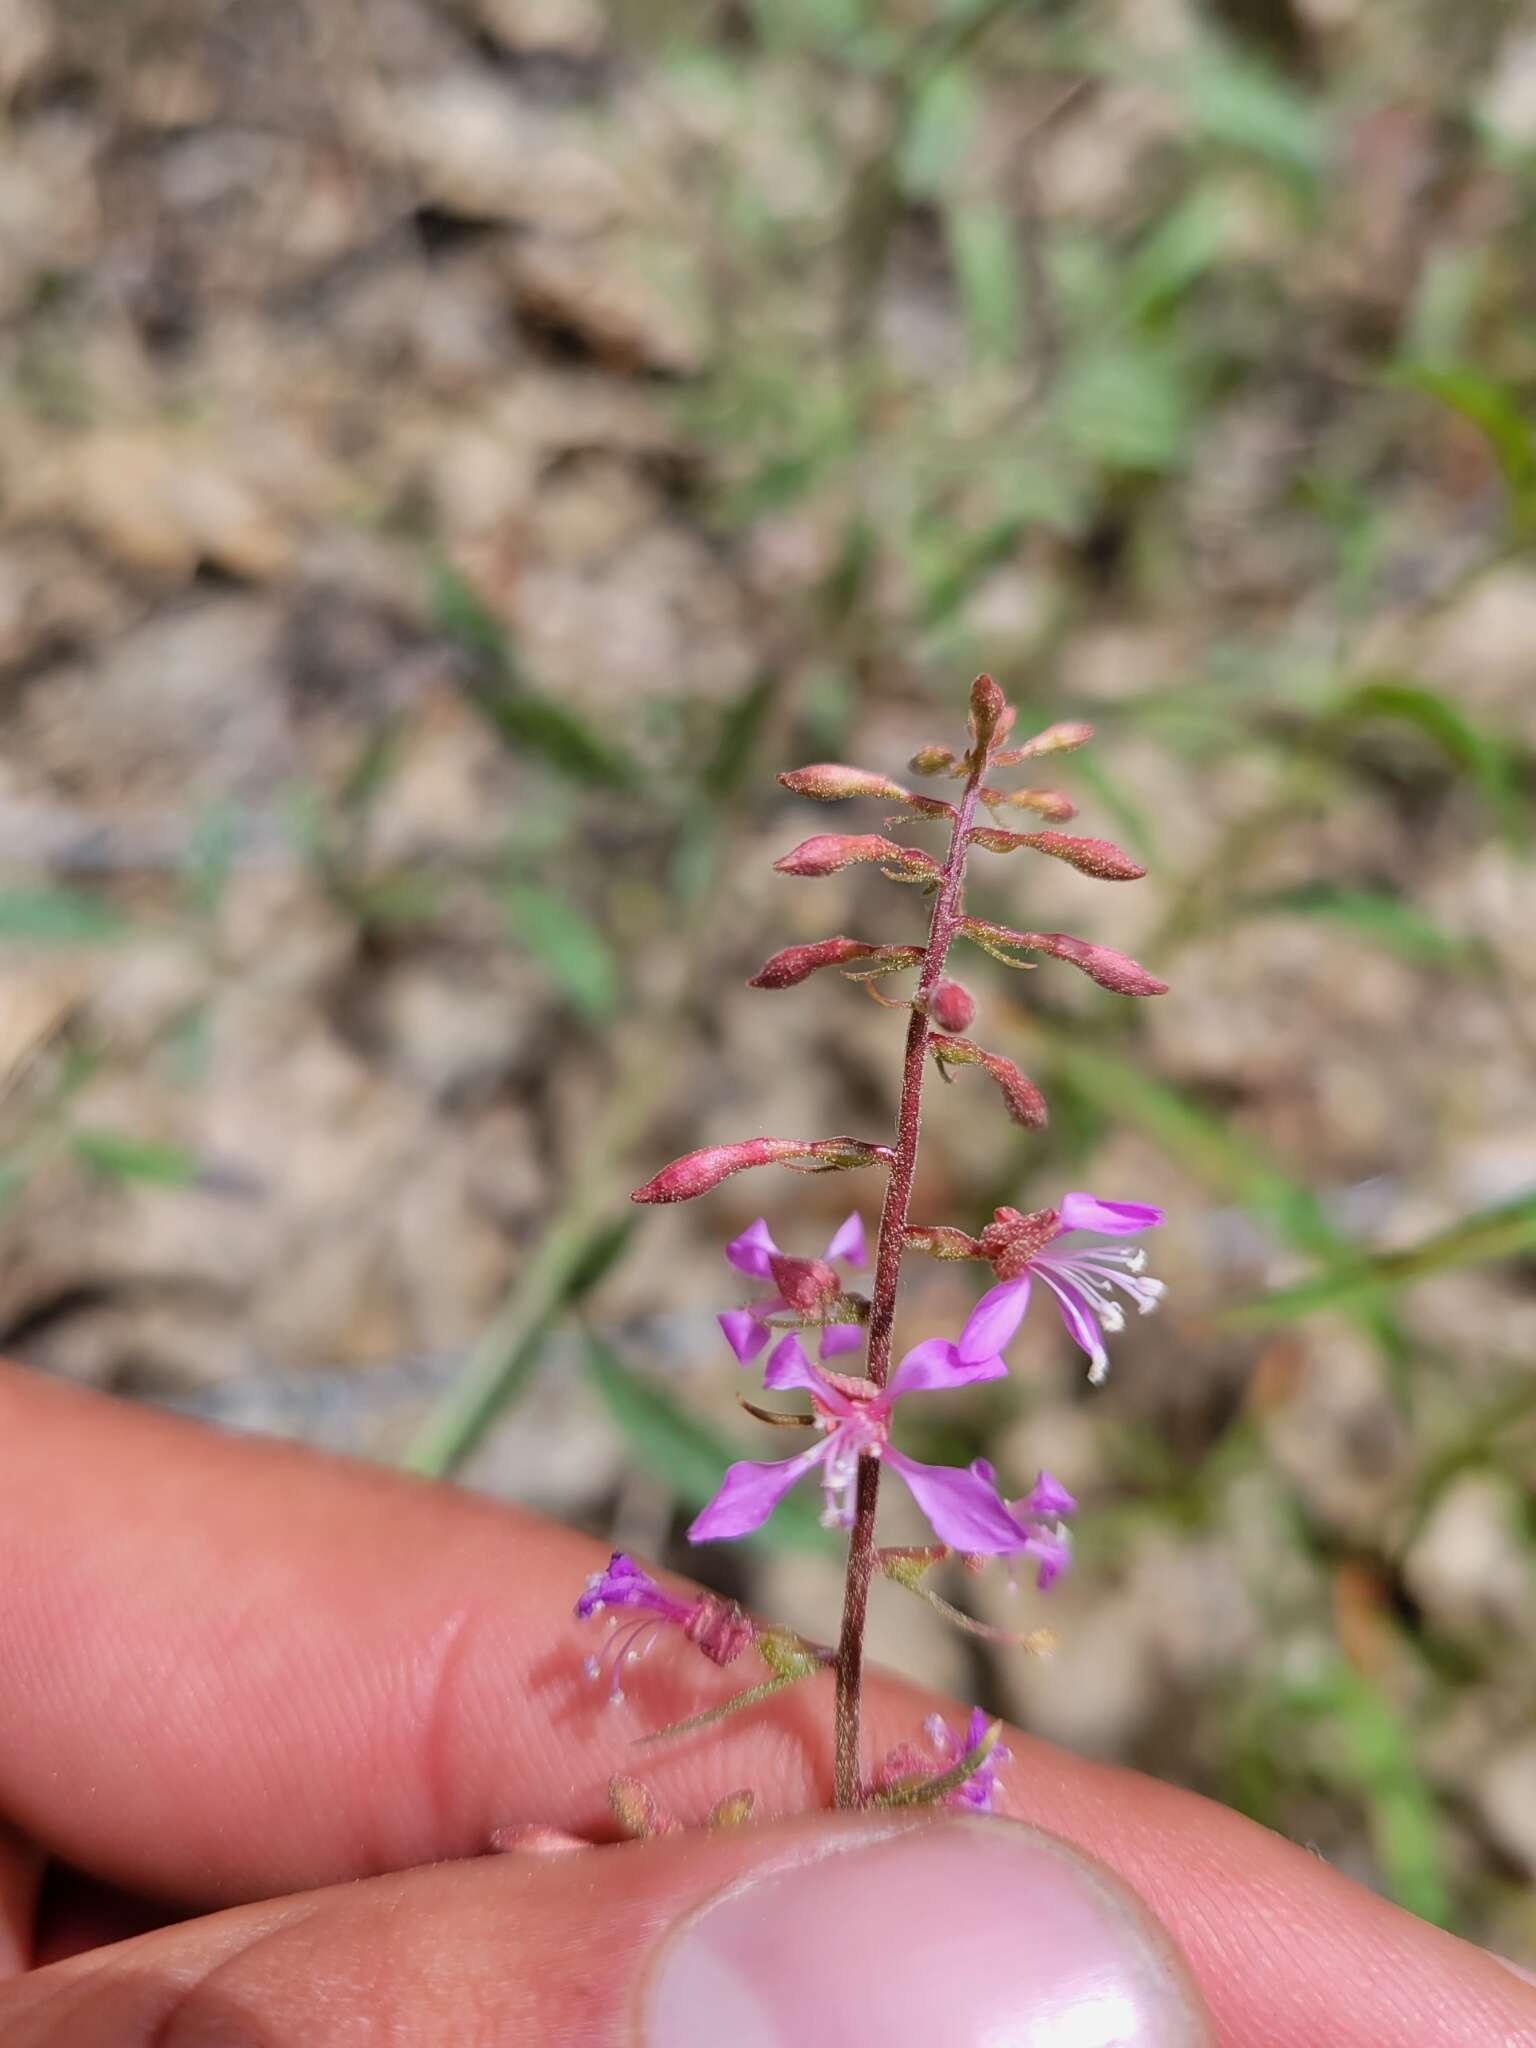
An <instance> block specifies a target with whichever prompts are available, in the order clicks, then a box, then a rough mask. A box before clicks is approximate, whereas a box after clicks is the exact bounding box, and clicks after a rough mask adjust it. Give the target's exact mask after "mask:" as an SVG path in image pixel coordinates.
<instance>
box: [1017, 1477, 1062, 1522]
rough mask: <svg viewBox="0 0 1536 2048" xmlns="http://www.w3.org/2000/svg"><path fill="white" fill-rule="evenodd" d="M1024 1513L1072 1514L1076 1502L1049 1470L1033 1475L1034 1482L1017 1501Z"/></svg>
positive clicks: (1049, 1515)
mask: <svg viewBox="0 0 1536 2048" xmlns="http://www.w3.org/2000/svg"><path fill="white" fill-rule="evenodd" d="M1017 1505H1018V1506H1019V1507H1020V1508H1021V1509H1022V1510H1023V1512H1024V1513H1025V1514H1026V1515H1045V1516H1048V1517H1054V1516H1057V1515H1072V1514H1076V1512H1077V1502H1076V1501H1075V1500H1074V1499H1073V1498H1072V1496H1071V1494H1070V1493H1068V1491H1067V1489H1066V1488H1065V1487H1064V1486H1063V1485H1062V1483H1061V1481H1060V1480H1059V1479H1053V1478H1052V1477H1051V1475H1050V1473H1049V1472H1039V1473H1037V1474H1036V1475H1035V1483H1034V1485H1033V1486H1032V1487H1031V1488H1030V1489H1029V1492H1028V1493H1027V1494H1025V1496H1024V1498H1023V1499H1022V1500H1021V1501H1019V1502H1018V1503H1017Z"/></svg>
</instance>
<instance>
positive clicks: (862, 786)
mask: <svg viewBox="0 0 1536 2048" xmlns="http://www.w3.org/2000/svg"><path fill="white" fill-rule="evenodd" d="M778 779H779V781H780V782H782V783H783V785H784V787H785V788H786V789H792V790H793V791H794V793H795V795H796V796H808V797H813V798H814V799H815V800H816V802H818V803H836V802H837V801H838V800H839V799H840V798H842V797H848V796H883V797H904V796H905V795H906V793H907V792H906V791H905V790H904V789H903V788H902V786H901V784H900V783H899V782H892V780H891V778H890V777H889V776H888V775H876V774H875V773H874V771H873V770H872V769H869V768H845V767H844V766H843V765H842V763H841V762H838V761H816V762H813V763H812V765H811V766H810V767H809V768H791V769H789V770H787V771H786V772H785V773H784V774H783V775H781V776H780V777H779V778H778Z"/></svg>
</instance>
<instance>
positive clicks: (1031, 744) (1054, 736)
mask: <svg viewBox="0 0 1536 2048" xmlns="http://www.w3.org/2000/svg"><path fill="white" fill-rule="evenodd" d="M1092 738H1093V727H1092V726H1091V725H1086V724H1084V723H1083V722H1082V721H1081V720H1072V721H1069V722H1067V723H1065V724H1062V725H1048V726H1047V727H1046V728H1045V731H1044V732H1037V733H1036V734H1035V736H1034V738H1033V739H1029V740H1026V741H1025V742H1024V744H1023V746H1022V747H1011V748H1010V749H1009V751H1008V754H1007V757H1006V759H1004V758H1003V757H1002V756H999V757H998V763H997V765H998V766H999V767H1000V768H1004V767H1006V768H1011V767H1013V766H1014V765H1015V764H1016V763H1017V762H1019V761H1033V760H1035V759H1037V758H1038V757H1039V756H1040V755H1041V754H1070V753H1072V752H1073V751H1074V749H1076V748H1078V747H1083V746H1086V745H1087V744H1088V742H1089V740H1091V739H1092Z"/></svg>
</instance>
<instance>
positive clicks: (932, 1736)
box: [874, 1707, 1013, 1813]
mask: <svg viewBox="0 0 1536 2048" xmlns="http://www.w3.org/2000/svg"><path fill="white" fill-rule="evenodd" d="M991 1727H992V1722H991V1720H990V1719H989V1717H988V1716H987V1715H986V1714H984V1713H983V1712H982V1711H981V1709H980V1707H976V1708H973V1709H972V1712H971V1718H970V1721H969V1722H968V1723H967V1726H966V1731H965V1734H964V1736H963V1737H961V1736H959V1735H957V1734H956V1733H955V1731H954V1729H953V1728H951V1727H950V1725H949V1723H948V1722H947V1721H946V1720H945V1719H944V1718H943V1716H942V1715H940V1714H930V1715H929V1716H928V1718H927V1719H926V1720H925V1721H924V1723H923V1733H924V1735H926V1736H927V1738H928V1750H927V1751H926V1752H925V1751H924V1750H921V1749H919V1748H918V1746H917V1744H916V1743H915V1742H902V1743H898V1744H897V1746H896V1748H895V1749H893V1750H890V1751H888V1752H887V1754H886V1757H885V1759H884V1761H883V1762H882V1763H881V1765H880V1768H879V1770H878V1771H877V1772H876V1773H875V1782H874V1789H875V1791H876V1792H883V1791H887V1790H889V1789H890V1788H891V1787H892V1786H893V1785H899V1784H901V1783H902V1781H903V1780H910V1779H914V1778H936V1777H938V1776H939V1775H940V1773H941V1772H944V1771H948V1770H951V1769H953V1767H954V1766H955V1765H956V1764H958V1763H960V1762H961V1761H962V1760H963V1759H964V1758H966V1757H968V1756H970V1755H971V1753H972V1752H973V1751H974V1750H976V1749H978V1748H979V1747H980V1746H981V1744H982V1743H983V1742H985V1740H986V1738H987V1735H988V1733H989V1732H990V1730H991ZM935 1759H937V1761H935ZM1012 1761H1013V1753H1012V1751H1011V1750H1008V1749H1005V1748H1004V1747H1003V1745H1002V1744H1001V1743H995V1744H994V1745H993V1747H992V1750H991V1752H990V1754H988V1755H987V1756H985V1757H983V1759H982V1760H981V1762H980V1763H979V1764H978V1765H977V1766H976V1768H975V1770H974V1771H972V1772H971V1773H970V1775H969V1776H968V1777H966V1778H965V1779H964V1780H962V1782H961V1783H960V1784H958V1785H956V1786H954V1787H952V1789H951V1790H950V1791H948V1792H946V1793H945V1794H944V1795H943V1797H942V1799H940V1800H938V1801H936V1802H935V1803H936V1804H938V1805H942V1806H948V1807H953V1808H954V1809H955V1810H956V1811H957V1812H961V1813H993V1812H995V1811H996V1801H997V1793H998V1785H997V1774H998V1772H999V1771H1000V1770H1001V1768H1002V1767H1003V1765H1004V1764H1008V1763H1012Z"/></svg>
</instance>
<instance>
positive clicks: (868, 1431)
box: [688, 1336, 1026, 1557]
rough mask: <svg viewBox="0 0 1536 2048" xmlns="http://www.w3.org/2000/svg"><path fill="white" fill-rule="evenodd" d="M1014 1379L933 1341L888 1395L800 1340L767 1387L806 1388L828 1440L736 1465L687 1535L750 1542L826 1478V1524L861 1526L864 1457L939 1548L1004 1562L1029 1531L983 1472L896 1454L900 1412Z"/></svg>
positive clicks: (997, 1366)
mask: <svg viewBox="0 0 1536 2048" xmlns="http://www.w3.org/2000/svg"><path fill="white" fill-rule="evenodd" d="M1006 1371H1007V1367H1006V1366H1005V1365H1004V1364H1003V1361H1002V1359H1001V1358H999V1357H997V1356H996V1355H995V1354H993V1355H992V1356H989V1357H986V1358H970V1359H964V1358H962V1357H961V1356H960V1354H959V1351H958V1349H957V1347H956V1346H955V1345H953V1344H949V1343H946V1342H945V1341H944V1340H943V1339H942V1338H938V1337H935V1338H930V1339H929V1340H928V1341H927V1342H926V1343H923V1344H919V1345H917V1346H916V1347H915V1348H914V1349H913V1350H911V1351H909V1352H908V1353H907V1354H906V1356H905V1357H904V1358H903V1359H902V1361H901V1363H900V1364H899V1365H898V1366H897V1368H896V1370H895V1371H894V1372H893V1373H892V1374H891V1377H890V1380H889V1382H888V1383H887V1384H886V1385H885V1386H884V1387H876V1386H875V1385H874V1384H873V1383H872V1382H871V1381H869V1380H857V1379H846V1378H844V1377H843V1376H842V1375H841V1374H832V1373H826V1372H823V1371H822V1370H821V1369H820V1367H818V1366H815V1365H812V1363H811V1361H810V1359H809V1358H807V1357H806V1355H805V1352H804V1350H803V1349H802V1348H801V1345H800V1342H799V1340H798V1338H796V1337H794V1336H789V1337H786V1338H784V1340H783V1341H782V1342H781V1343H779V1344H777V1345H775V1347H774V1349H773V1352H772V1354H771V1355H770V1357H769V1360H768V1367H767V1370H766V1371H765V1372H764V1374H763V1385H764V1386H765V1387H768V1388H772V1389H774V1390H775V1391H784V1390H786V1389H789V1388H800V1389H803V1390H804V1391H805V1392H806V1393H808V1394H809V1395H810V1397H811V1408H812V1411H813V1415H814V1420H815V1423H816V1426H817V1428H818V1429H820V1430H821V1431H822V1439H821V1442H820V1443H818V1444H814V1445H813V1446H812V1447H811V1449H810V1450H808V1451H802V1452H801V1453H800V1455H799V1456H798V1457H796V1458H785V1459H784V1460H782V1461H781V1462H770V1463H765V1464H758V1463H756V1462H754V1461H753V1460H750V1459H746V1460H743V1461H742V1462H741V1463H740V1464H736V1465H732V1466H731V1468H730V1470H729V1471H728V1472H727V1473H726V1475H725V1478H724V1480H723V1481H722V1482H721V1486H720V1491H719V1492H718V1493H717V1494H716V1495H715V1497H714V1499H713V1500H712V1501H711V1502H710V1503H709V1505H708V1506H707V1507H706V1508H705V1509H704V1510H703V1512H702V1513H701V1514H700V1515H699V1516H698V1518H697V1519H696V1520H695V1522H694V1524H693V1527H692V1528H691V1529H690V1530H689V1531H688V1535H689V1539H690V1541H692V1542H694V1543H714V1542H719V1541H721V1540H723V1539H727V1538H730V1537H734V1536H745V1535H746V1534H747V1533H748V1532H749V1531H750V1530H752V1529H756V1528H759V1527H761V1525H762V1524H763V1523H764V1522H765V1521H767V1519H768V1517H769V1515H771V1514H772V1513H773V1510H774V1509H775V1508H776V1507H777V1506H778V1504H779V1502H780V1501H781V1500H782V1499H783V1498H784V1496H785V1494H787V1493H788V1492H789V1490H790V1488H791V1487H792V1486H793V1485H794V1484H795V1483H796V1481H797V1480H800V1479H803V1478H804V1477H805V1476H806V1474H807V1473H809V1472H812V1471H815V1470H816V1469H818V1468H819V1469H820V1472H821V1484H822V1491H823V1493H824V1495H825V1497H826V1513H825V1514H824V1516H823V1518H822V1519H823V1520H824V1521H826V1522H827V1523H828V1524H830V1525H831V1526H832V1527H834V1528H847V1527H849V1526H850V1525H851V1524H852V1521H853V1509H854V1491H855V1487H856V1485H857V1481H858V1474H859V1461H860V1459H861V1458H877V1459H879V1461H880V1462H881V1463H882V1464H883V1465H885V1466H887V1467H888V1468H889V1469H890V1470H891V1471H892V1472H895V1473H896V1474H897V1475H898V1476H899V1477H900V1478H901V1479H902V1480H903V1481H904V1482H905V1484H906V1487H907V1489H908V1491H909V1492H910V1493H911V1495H912V1497H913V1499H914V1500H915V1501H916V1502H917V1504H918V1506H919V1507H920V1508H921V1509H922V1511H923V1513H924V1514H925V1515H926V1516H927V1517H928V1520H929V1521H930V1522H931V1523H932V1525H933V1528H934V1531H935V1533H936V1535H937V1536H938V1538H939V1540H940V1542H942V1543H947V1544H949V1545H950V1547H951V1548H952V1549H955V1550H963V1551H969V1552H972V1553H974V1554H975V1555H977V1556H989V1557H997V1556H1005V1555H1007V1554H1009V1553H1011V1552H1014V1551H1018V1550H1020V1549H1022V1548H1023V1546H1024V1538H1025V1535H1026V1532H1025V1531H1024V1529H1023V1528H1022V1526H1021V1524H1020V1523H1018V1522H1017V1521H1016V1520H1015V1519H1014V1517H1013V1516H1012V1515H1011V1514H1010V1513H1009V1511H1008V1509H1007V1508H1006V1507H1004V1505H1003V1503H1002V1501H1001V1500H1000V1499H999V1498H998V1495H997V1492H996V1489H995V1488H994V1487H993V1486H991V1485H989V1484H988V1482H987V1481H986V1480H985V1479H984V1478H983V1477H982V1476H981V1474H980V1473H978V1472H975V1471H971V1470H965V1469H962V1468H955V1467H950V1466H947V1465H923V1464H920V1463H919V1462H918V1461H917V1459H915V1458H909V1457H907V1456H906V1454H905V1453H904V1452H902V1451H898V1450H894V1449H893V1448H892V1446H891V1440H890V1434H891V1411H892V1409H893V1408H894V1407H895V1405H896V1403H897V1402H898V1401H900V1400H902V1399H903V1398H904V1397H905V1396H906V1395H908V1394H918V1393H927V1392H931V1391H936V1390H938V1389H942V1388H946V1387H960V1386H966V1385H968V1384H970V1383H971V1382H972V1381H974V1380H992V1379H998V1378H1000V1377H1001V1376H1002V1374H1003V1373H1005V1372H1006Z"/></svg>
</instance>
